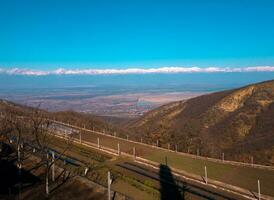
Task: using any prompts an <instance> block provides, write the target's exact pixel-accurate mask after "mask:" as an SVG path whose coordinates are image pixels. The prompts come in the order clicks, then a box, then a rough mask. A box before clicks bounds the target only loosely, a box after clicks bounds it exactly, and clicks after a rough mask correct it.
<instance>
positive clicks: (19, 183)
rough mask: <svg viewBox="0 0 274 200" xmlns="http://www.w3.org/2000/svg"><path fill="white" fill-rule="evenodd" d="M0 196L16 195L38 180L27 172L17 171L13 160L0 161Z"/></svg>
mask: <svg viewBox="0 0 274 200" xmlns="http://www.w3.org/2000/svg"><path fill="white" fill-rule="evenodd" d="M0 177H1V178H0V196H2V197H5V196H10V195H16V194H18V192H20V191H22V190H23V189H25V188H28V187H32V186H33V185H34V184H36V183H38V182H40V179H39V178H38V177H36V176H34V175H32V174H31V173H29V172H28V171H26V170H24V169H21V173H20V174H19V170H18V168H17V167H16V165H15V162H14V160H4V159H0Z"/></svg>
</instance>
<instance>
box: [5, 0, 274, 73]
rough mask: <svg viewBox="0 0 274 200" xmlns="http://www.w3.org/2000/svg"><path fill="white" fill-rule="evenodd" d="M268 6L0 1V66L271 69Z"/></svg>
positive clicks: (244, 2) (206, 0) (232, 0)
mask: <svg viewBox="0 0 274 200" xmlns="http://www.w3.org/2000/svg"><path fill="white" fill-rule="evenodd" d="M273 10H274V1H273V0H226V1H225V0H178V1H176V0H165V1H163V0H46V1H45V0H0V72H5V73H6V72H11V70H14V68H16V70H17V72H18V71H20V73H21V71H24V70H25V71H26V69H28V70H29V71H30V73H32V70H36V71H39V72H42V73H43V72H46V73H48V71H53V70H57V69H59V68H63V69H64V70H68V69H70V70H78V71H79V70H80V71H81V70H85V69H112V70H113V69H114V70H117V69H128V68H130V69H132V68H138V69H139V68H142V70H144V69H151V68H164V67H179V69H181V71H183V69H185V68H187V69H193V67H196V69H197V68H198V69H199V70H198V71H203V70H204V71H206V70H207V69H212V68H210V67H215V68H217V69H221V70H223V69H227V71H231V69H233V68H243V70H242V71H248V70H247V69H248V67H258V66H263V67H265V68H264V69H268V70H269V69H270V71H274V68H273V67H272V66H274V12H273ZM176 69H177V68H176ZM213 69H214V68H213ZM255 69H257V68H255ZM177 70H178V69H177ZM268 70H265V71H268ZM59 71H60V70H59ZM188 71H189V70H188ZM190 71H191V70H190ZM209 71H210V70H209ZM213 71H214V70H213ZM217 71H218V70H217ZM36 74H37V73H36Z"/></svg>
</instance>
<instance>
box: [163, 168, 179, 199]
mask: <svg viewBox="0 0 274 200" xmlns="http://www.w3.org/2000/svg"><path fill="white" fill-rule="evenodd" d="M159 176H160V182H161V189H160V192H161V200H167V199H174V200H177V199H184V197H183V196H182V195H181V193H180V190H179V187H178V186H177V184H176V181H175V179H174V177H173V175H172V173H171V170H170V168H169V167H168V166H167V165H163V164H162V165H161V166H160V170H159Z"/></svg>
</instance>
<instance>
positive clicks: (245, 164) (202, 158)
mask: <svg viewBox="0 0 274 200" xmlns="http://www.w3.org/2000/svg"><path fill="white" fill-rule="evenodd" d="M51 121H53V122H55V123H57V124H58V123H59V124H62V125H65V126H69V127H73V128H76V129H79V130H83V131H86V132H91V133H96V134H99V135H103V136H106V137H111V138H114V139H118V140H121V141H125V142H131V143H134V144H139V145H144V146H147V147H150V148H156V149H161V150H164V151H168V152H173V153H177V154H180V155H184V156H187V157H191V158H195V159H200V160H207V161H212V162H217V163H222V164H231V165H236V166H245V167H254V168H258V169H267V170H274V166H267V165H261V164H254V163H244V162H239V161H232V160H222V159H217V158H210V157H206V156H197V155H193V154H189V153H185V152H180V151H176V150H171V149H166V148H163V147H158V146H154V145H150V144H147V143H143V142H138V141H134V140H130V139H125V138H121V137H118V136H113V135H110V134H106V133H102V132H99V131H94V130H89V129H87V128H81V127H78V126H75V125H71V124H66V123H64V122H59V121H56V120H51Z"/></svg>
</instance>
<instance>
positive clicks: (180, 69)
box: [0, 66, 274, 76]
mask: <svg viewBox="0 0 274 200" xmlns="http://www.w3.org/2000/svg"><path fill="white" fill-rule="evenodd" d="M216 72H274V66H256V67H242V68H229V67H227V68H221V67H206V68H201V67H160V68H127V69H63V68H59V69H56V70H51V71H46V70H33V69H20V68H10V69H6V68H0V74H9V75H29V76H45V75H97V74H98V75H100V74H172V73H216Z"/></svg>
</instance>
